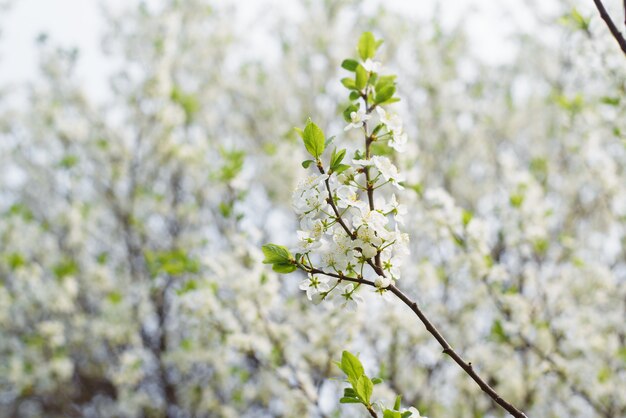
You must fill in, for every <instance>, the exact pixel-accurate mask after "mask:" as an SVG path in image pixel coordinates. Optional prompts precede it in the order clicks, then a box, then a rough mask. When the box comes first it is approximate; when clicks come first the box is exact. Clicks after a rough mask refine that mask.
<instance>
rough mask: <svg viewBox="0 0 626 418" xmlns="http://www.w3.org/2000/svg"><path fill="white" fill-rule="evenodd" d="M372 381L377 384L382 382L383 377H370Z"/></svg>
mask: <svg viewBox="0 0 626 418" xmlns="http://www.w3.org/2000/svg"><path fill="white" fill-rule="evenodd" d="M372 383H373V384H375V385H378V384H380V383H383V379H381V378H380V377H375V378H373V379H372Z"/></svg>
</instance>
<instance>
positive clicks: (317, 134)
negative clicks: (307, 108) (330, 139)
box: [302, 119, 325, 159]
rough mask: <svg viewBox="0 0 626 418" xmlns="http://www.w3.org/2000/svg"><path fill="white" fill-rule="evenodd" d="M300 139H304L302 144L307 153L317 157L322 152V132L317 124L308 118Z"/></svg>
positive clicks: (323, 144)
mask: <svg viewBox="0 0 626 418" xmlns="http://www.w3.org/2000/svg"><path fill="white" fill-rule="evenodd" d="M302 139H303V141H304V146H305V147H306V150H307V151H308V152H309V154H311V155H312V156H313V157H315V158H316V159H318V158H319V157H320V155H322V153H323V152H324V147H325V138H324V132H323V131H322V130H321V129H320V127H319V126H317V125H316V124H314V123H313V122H312V121H311V120H310V119H309V122H308V123H307V124H306V127H305V128H304V132H303V135H302Z"/></svg>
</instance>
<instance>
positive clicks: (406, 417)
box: [400, 411, 413, 418]
mask: <svg viewBox="0 0 626 418" xmlns="http://www.w3.org/2000/svg"><path fill="white" fill-rule="evenodd" d="M411 415H413V412H411V411H404V412H403V413H402V415H400V418H409V417H410V416H411Z"/></svg>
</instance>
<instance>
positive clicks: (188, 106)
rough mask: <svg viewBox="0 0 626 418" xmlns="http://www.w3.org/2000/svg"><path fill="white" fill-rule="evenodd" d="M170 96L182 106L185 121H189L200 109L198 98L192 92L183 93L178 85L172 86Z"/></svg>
mask: <svg viewBox="0 0 626 418" xmlns="http://www.w3.org/2000/svg"><path fill="white" fill-rule="evenodd" d="M170 98H171V99H172V101H173V102H174V103H176V104H178V105H179V106H180V107H182V108H183V111H184V112H185V118H186V121H187V122H189V121H191V119H192V117H193V115H194V114H195V113H196V112H197V111H198V110H199V109H200V102H199V101H198V98H197V97H196V96H195V95H194V94H192V93H185V92H184V91H182V90H181V89H180V88H179V87H178V86H174V87H173V88H172V91H171V93H170Z"/></svg>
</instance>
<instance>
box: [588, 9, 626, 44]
mask: <svg viewBox="0 0 626 418" xmlns="http://www.w3.org/2000/svg"><path fill="white" fill-rule="evenodd" d="M593 2H594V3H595V5H596V7H597V8H598V12H600V17H602V19H603V20H604V22H605V23H606V25H607V26H608V27H609V30H610V31H611V35H613V38H615V40H616V41H617V43H618V44H619V47H620V48H621V49H622V52H623V53H624V55H626V39H624V35H622V33H621V32H620V31H619V29H617V26H615V23H613V19H611V16H609V14H608V13H607V11H606V9H605V8H604V4H602V1H601V0H593ZM624 11H625V13H626V0H624ZM624 23H625V24H626V17H625V19H624Z"/></svg>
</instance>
